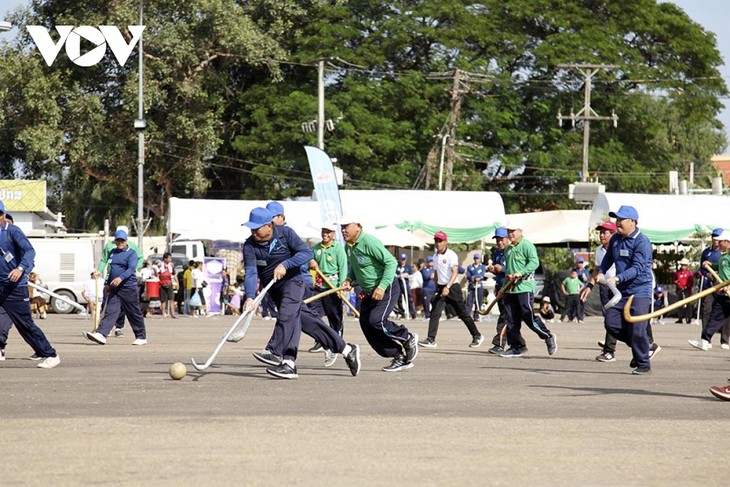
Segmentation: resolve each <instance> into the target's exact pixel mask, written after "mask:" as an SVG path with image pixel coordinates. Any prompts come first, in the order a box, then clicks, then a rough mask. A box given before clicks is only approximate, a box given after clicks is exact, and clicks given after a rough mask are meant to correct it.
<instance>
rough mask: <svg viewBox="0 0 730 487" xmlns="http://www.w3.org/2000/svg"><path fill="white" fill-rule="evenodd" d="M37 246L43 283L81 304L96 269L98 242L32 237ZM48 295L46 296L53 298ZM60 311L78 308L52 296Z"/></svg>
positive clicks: (37, 266) (37, 269)
mask: <svg viewBox="0 0 730 487" xmlns="http://www.w3.org/2000/svg"><path fill="white" fill-rule="evenodd" d="M29 240H30V243H31V245H33V248H34V249H35V253H36V255H35V267H34V268H33V272H35V273H36V274H38V276H39V277H40V279H41V281H42V282H43V285H44V286H46V287H47V288H48V289H49V290H50V291H53V292H54V293H56V294H58V295H60V296H64V297H66V298H68V299H70V300H72V301H76V302H77V303H79V304H84V303H86V300H84V298H82V297H81V291H82V290H83V288H84V283H85V282H86V280H87V279H89V278H90V274H91V271H92V270H94V262H95V260H94V242H93V241H92V240H91V239H84V238H33V237H31V238H29ZM49 298H50V297H49V296H46V299H49ZM50 305H51V309H52V310H53V311H54V312H56V313H71V312H72V311H74V310H75V309H76V308H74V307H73V306H71V305H69V304H68V303H64V302H63V301H61V300H60V299H56V298H50Z"/></svg>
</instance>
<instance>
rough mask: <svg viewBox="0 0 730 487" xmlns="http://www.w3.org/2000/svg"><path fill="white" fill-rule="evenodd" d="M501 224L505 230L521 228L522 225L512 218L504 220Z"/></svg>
mask: <svg viewBox="0 0 730 487" xmlns="http://www.w3.org/2000/svg"><path fill="white" fill-rule="evenodd" d="M502 226H503V227H504V228H506V229H507V230H522V225H520V224H519V223H518V222H516V221H514V220H512V221H508V222H505V223H504V225H502Z"/></svg>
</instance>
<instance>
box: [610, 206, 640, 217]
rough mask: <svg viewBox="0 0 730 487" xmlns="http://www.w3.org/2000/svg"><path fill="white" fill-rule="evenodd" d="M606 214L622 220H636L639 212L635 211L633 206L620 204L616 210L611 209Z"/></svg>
mask: <svg viewBox="0 0 730 487" xmlns="http://www.w3.org/2000/svg"><path fill="white" fill-rule="evenodd" d="M608 216H610V217H611V218H621V219H622V220H626V219H628V220H638V219H639V212H638V211H636V208H634V207H633V206H626V205H622V206H621V207H620V208H619V209H618V211H616V212H614V211H612V212H610V213H609V214H608Z"/></svg>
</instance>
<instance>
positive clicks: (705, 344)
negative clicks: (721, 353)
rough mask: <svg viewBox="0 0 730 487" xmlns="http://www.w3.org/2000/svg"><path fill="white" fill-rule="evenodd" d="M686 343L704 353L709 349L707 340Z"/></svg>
mask: <svg viewBox="0 0 730 487" xmlns="http://www.w3.org/2000/svg"><path fill="white" fill-rule="evenodd" d="M687 342H688V343H689V344H690V345H692V346H693V347H695V348H698V349H700V350H702V351H704V352H706V351H707V350H709V349H710V342H708V341H707V340H687Z"/></svg>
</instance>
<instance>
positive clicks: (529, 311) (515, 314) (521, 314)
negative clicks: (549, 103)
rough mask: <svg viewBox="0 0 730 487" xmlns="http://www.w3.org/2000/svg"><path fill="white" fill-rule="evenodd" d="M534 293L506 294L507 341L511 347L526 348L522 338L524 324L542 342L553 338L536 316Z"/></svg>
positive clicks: (540, 319)
mask: <svg viewBox="0 0 730 487" xmlns="http://www.w3.org/2000/svg"><path fill="white" fill-rule="evenodd" d="M533 296H534V294H532V293H529V292H528V293H506V294H505V295H504V297H503V298H502V299H504V311H505V320H506V321H507V341H508V342H509V344H510V347H513V348H516V349H521V348H524V347H525V340H524V339H523V338H522V332H521V329H522V323H525V324H526V325H527V326H528V327H529V328H530V330H532V331H534V332H535V333H536V334H537V336H539V337H540V340H547V339H548V338H550V337H551V336H553V334H552V332H551V331H550V330H548V329H547V327H546V326H545V323H543V321H542V318H540V317H539V316H535V310H534V309H533V299H534V298H533Z"/></svg>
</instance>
